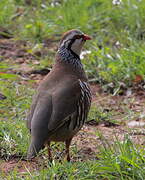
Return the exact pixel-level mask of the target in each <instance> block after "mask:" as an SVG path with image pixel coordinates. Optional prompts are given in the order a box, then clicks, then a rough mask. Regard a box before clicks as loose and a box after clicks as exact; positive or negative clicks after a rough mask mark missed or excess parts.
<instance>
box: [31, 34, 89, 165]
mask: <svg viewBox="0 0 145 180" xmlns="http://www.w3.org/2000/svg"><path fill="white" fill-rule="evenodd" d="M90 39H91V38H90V37H89V36H88V35H86V34H84V33H82V32H81V31H79V30H70V31H68V32H66V33H65V34H64V35H63V37H62V39H61V41H60V44H59V48H58V51H57V53H56V61H55V64H54V66H53V68H52V70H51V72H50V73H49V74H48V75H47V76H46V77H45V79H44V80H43V81H42V82H41V83H40V85H39V87H38V89H37V93H36V95H35V96H34V98H33V103H32V105H31V109H30V112H29V115H28V120H27V126H28V128H29V129H30V132H31V143H30V146H29V149H28V154H27V158H28V159H32V158H34V157H35V156H36V155H37V153H38V152H39V151H40V150H41V149H42V148H44V146H45V145H47V146H48V154H49V158H50V159H51V152H50V142H51V141H55V142H57V141H62V142H65V144H66V155H67V160H68V161H69V160H70V155H69V146H70V143H71V140H72V138H73V136H74V135H75V134H76V133H77V132H78V131H79V130H80V129H81V128H82V126H83V124H84V122H85V120H86V119H87V115H88V112H89V109H90V104H91V92H90V87H89V85H88V82H87V81H88V79H87V77H86V74H85V71H84V69H83V65H82V63H81V60H80V53H81V50H82V47H83V45H84V43H85V41H86V40H90Z"/></svg>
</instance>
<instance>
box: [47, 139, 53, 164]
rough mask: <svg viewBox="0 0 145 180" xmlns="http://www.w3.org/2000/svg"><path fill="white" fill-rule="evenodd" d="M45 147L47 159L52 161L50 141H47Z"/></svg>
mask: <svg viewBox="0 0 145 180" xmlns="http://www.w3.org/2000/svg"><path fill="white" fill-rule="evenodd" d="M47 149H48V159H49V161H52V154H51V147H50V141H48V142H47Z"/></svg>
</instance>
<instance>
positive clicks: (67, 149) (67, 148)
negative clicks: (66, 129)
mask: <svg viewBox="0 0 145 180" xmlns="http://www.w3.org/2000/svg"><path fill="white" fill-rule="evenodd" d="M71 140H72V139H68V140H66V141H65V146H66V158H67V161H70V155H69V146H70V143H71Z"/></svg>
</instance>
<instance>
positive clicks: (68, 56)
mask: <svg viewBox="0 0 145 180" xmlns="http://www.w3.org/2000/svg"><path fill="white" fill-rule="evenodd" d="M58 53H59V54H60V56H61V60H60V61H63V62H65V63H67V64H71V65H72V66H74V67H75V68H79V69H83V65H82V63H81V60H80V57H79V56H78V55H77V54H75V53H74V52H73V51H72V50H71V49H70V48H66V47H65V46H62V47H60V48H59V49H58Z"/></svg>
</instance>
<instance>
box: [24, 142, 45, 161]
mask: <svg viewBox="0 0 145 180" xmlns="http://www.w3.org/2000/svg"><path fill="white" fill-rule="evenodd" d="M43 148H44V143H43V141H42V140H39V139H36V140H35V139H32V140H31V143H30V146H29V149H28V153H27V159H28V160H31V159H33V158H34V157H36V156H37V154H38V153H39V151H40V150H41V149H43Z"/></svg>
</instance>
